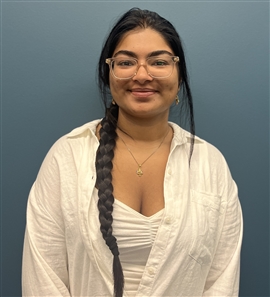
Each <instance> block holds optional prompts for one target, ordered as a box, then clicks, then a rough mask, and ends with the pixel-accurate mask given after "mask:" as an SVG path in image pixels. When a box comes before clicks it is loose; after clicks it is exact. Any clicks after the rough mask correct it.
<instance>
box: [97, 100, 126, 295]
mask: <svg viewBox="0 0 270 297" xmlns="http://www.w3.org/2000/svg"><path fill="white" fill-rule="evenodd" d="M117 118H118V106H117V105H111V106H110V108H109V109H108V111H107V114H106V116H105V118H103V120H102V121H101V129H100V131H99V134H100V141H99V147H98V150H97V155H96V172H97V181H96V186H97V188H98V196H99V200H98V210H99V221H100V231H101V233H102V236H103V238H104V240H105V242H106V244H107V246H108V247H109V249H110V250H111V252H112V254H113V279H114V296H115V297H122V296H123V288H124V275H123V270H122V266H121V263H120V259H119V250H118V245H117V242H116V238H115V237H114V236H113V229H112V222H113V217H112V212H113V203H114V196H113V185H112V174H111V170H112V168H113V164H112V160H113V157H114V148H115V144H116V138H117V134H116V131H115V129H116V122H117Z"/></svg>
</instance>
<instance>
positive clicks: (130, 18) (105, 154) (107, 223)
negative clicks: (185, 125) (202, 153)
mask: <svg viewBox="0 0 270 297" xmlns="http://www.w3.org/2000/svg"><path fill="white" fill-rule="evenodd" d="M135 28H151V29H153V30H155V31H157V32H159V33H160V34H161V35H162V36H163V38H164V39H165V40H166V41H167V43H168V45H169V46H170V47H171V49H172V50H173V52H174V54H175V55H176V56H179V60H180V61H179V63H177V64H176V65H177V66H178V68H179V86H180V85H181V88H180V93H181V94H180V95H181V107H182V108H183V109H184V111H185V112H186V113H188V116H187V118H188V119H189V127H190V132H191V134H192V136H193V137H192V142H191V146H190V158H191V155H192V151H193V144H194V135H195V127H194V117H193V104H192V95H191V91H190V87H189V83H188V74H187V69H186V62H185V56H184V51H183V47H182V43H181V40H180V37H179V35H178V33H177V31H176V30H175V28H174V26H173V25H172V24H171V23H170V22H169V21H167V20H166V19H164V18H162V17H161V16H160V15H158V14H157V13H155V12H152V11H148V10H141V9H139V8H132V9H130V10H129V11H127V12H126V13H125V14H124V15H123V16H122V17H121V18H120V19H119V20H118V21H117V23H116V24H115V25H114V27H113V28H112V30H111V32H110V33H109V35H108V37H107V39H106V41H105V43H104V45H103V49H102V51H101V55H100V58H99V64H98V84H99V90H100V94H101V97H102V100H103V103H104V106H105V109H106V114H105V117H104V118H103V120H102V122H101V129H100V145H99V148H98V151H97V156H96V171H97V182H96V186H97V188H98V190H99V191H98V195H99V202H98V209H99V220H100V230H101V233H102V236H103V238H104V240H105V242H106V244H107V245H108V247H109V248H110V250H111V251H112V254H113V256H114V260H113V275H114V294H115V296H116V297H121V296H122V295H123V287H124V277H123V271H122V267H121V263H120V260H119V252H118V246H117V243H116V238H115V237H114V236H113V233H112V221H113V218H112V211H113V203H114V197H113V186H112V175H111V170H112V167H113V165H112V160H113V157H114V148H115V143H116V138H117V134H116V131H115V130H116V125H117V120H118V106H117V105H116V104H115V105H114V104H112V103H111V101H112V98H111V95H110V89H109V84H110V81H109V74H110V73H109V72H110V70H109V67H108V65H107V64H106V63H105V60H106V58H110V57H112V55H113V52H114V50H115V48H116V46H117V45H118V43H119V42H120V40H121V38H122V37H123V35H124V34H125V33H127V32H129V31H131V30H133V29H135ZM189 160H190V159H189Z"/></svg>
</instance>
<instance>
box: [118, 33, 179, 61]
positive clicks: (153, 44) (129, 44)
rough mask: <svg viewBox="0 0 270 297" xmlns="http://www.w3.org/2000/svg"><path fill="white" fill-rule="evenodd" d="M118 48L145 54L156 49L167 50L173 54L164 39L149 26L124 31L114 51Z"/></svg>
mask: <svg viewBox="0 0 270 297" xmlns="http://www.w3.org/2000/svg"><path fill="white" fill-rule="evenodd" d="M120 50H128V51H131V52H134V53H135V54H136V55H138V56H140V55H147V54H149V53H150V52H153V51H158V50H167V51H169V52H171V53H172V54H173V51H172V49H171V47H170V46H169V44H168V42H167V41H166V39H165V38H164V37H163V36H162V35H161V34H160V33H159V32H157V31H155V30H153V29H151V28H136V29H134V30H131V31H128V32H126V33H125V34H124V35H123V36H122V38H121V39H120V41H119V43H118V44H117V46H116V48H115V50H114V53H113V54H116V53H117V52H118V51H120Z"/></svg>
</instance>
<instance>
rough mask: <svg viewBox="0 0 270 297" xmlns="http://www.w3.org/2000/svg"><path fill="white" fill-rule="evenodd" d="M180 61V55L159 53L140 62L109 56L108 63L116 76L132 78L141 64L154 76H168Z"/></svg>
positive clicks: (129, 58) (160, 77)
mask: <svg viewBox="0 0 270 297" xmlns="http://www.w3.org/2000/svg"><path fill="white" fill-rule="evenodd" d="M177 62H179V57H178V56H170V55H166V54H164V55H159V56H153V57H149V58H147V59H146V60H145V63H140V64H139V61H138V59H135V58H131V57H127V56H117V57H115V58H107V59H106V63H107V64H108V65H109V66H110V70H111V72H112V74H113V76H114V77H115V78H118V79H130V78H132V77H133V76H135V75H136V74H137V72H138V70H139V68H140V67H141V66H143V67H145V69H146V71H147V73H148V75H150V76H151V77H153V78H158V79H162V78H167V77H169V76H170V75H171V74H172V72H173V69H174V65H175V64H176V63H177Z"/></svg>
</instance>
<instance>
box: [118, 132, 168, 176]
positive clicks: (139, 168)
mask: <svg viewBox="0 0 270 297" xmlns="http://www.w3.org/2000/svg"><path fill="white" fill-rule="evenodd" d="M169 131H170V128H168V132H167V133H166V134H165V136H164V137H163V139H162V141H161V143H160V144H159V146H158V147H157V148H156V149H155V150H154V151H153V152H152V153H151V154H150V155H149V156H148V157H147V158H146V159H145V160H144V161H143V162H142V163H141V164H140V163H139V162H138V161H137V160H136V158H135V157H134V155H133V153H132V151H131V150H130V148H129V147H128V146H127V144H126V143H125V141H124V139H123V138H122V137H121V136H120V135H118V137H119V138H120V139H121V140H122V142H123V143H124V145H125V147H126V148H127V150H128V151H129V153H130V154H131V156H132V158H133V159H134V161H135V162H136V163H137V165H138V166H139V167H138V169H137V171H136V174H137V175H138V176H139V177H141V176H142V175H143V171H142V166H143V164H144V163H145V162H146V161H147V160H148V159H150V157H152V156H153V155H154V153H155V152H156V151H157V150H158V149H159V148H160V147H161V145H162V143H163V142H164V140H165V138H166V137H167V135H168V133H169Z"/></svg>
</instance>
